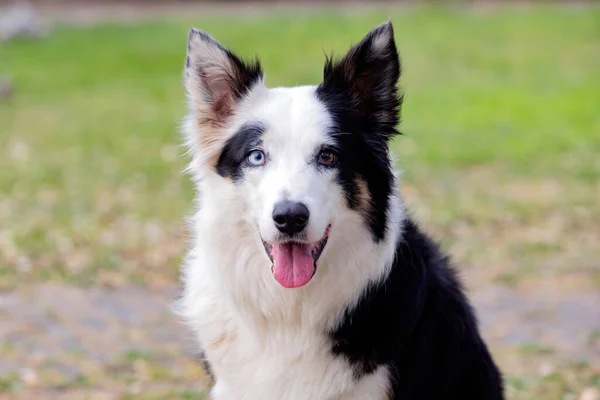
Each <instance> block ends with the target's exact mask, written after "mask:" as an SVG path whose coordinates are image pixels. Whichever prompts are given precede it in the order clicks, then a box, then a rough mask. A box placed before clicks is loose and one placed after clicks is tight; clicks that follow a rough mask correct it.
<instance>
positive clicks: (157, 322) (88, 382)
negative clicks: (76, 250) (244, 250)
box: [0, 283, 600, 398]
mask: <svg viewBox="0 0 600 400" xmlns="http://www.w3.org/2000/svg"><path fill="white" fill-rule="evenodd" d="M176 293H177V289H176V288H175V287H169V288H165V289H162V290H160V291H151V290H148V289H145V288H142V287H139V286H126V287H119V288H117V289H101V288H89V289H84V288H76V287H71V286H66V285H61V284H52V283H47V284H41V285H35V286H30V287H25V288H19V290H18V291H16V290H15V291H12V292H4V293H2V294H1V295H0V319H2V321H3V322H2V325H1V326H0V355H1V356H0V382H3V383H2V385H3V386H4V389H5V390H8V391H9V392H10V391H15V390H16V391H17V392H16V393H19V395H20V397H19V398H27V397H22V396H35V395H36V394H37V395H39V394H43V396H44V397H47V396H50V395H58V394H60V396H61V398H85V397H86V396H90V395H94V396H100V397H102V396H104V398H114V397H115V396H118V395H123V394H127V393H129V394H137V395H140V396H141V395H145V394H147V393H154V394H156V393H163V394H165V396H166V394H172V393H175V391H178V393H180V392H181V390H184V389H185V390H188V391H195V393H198V395H199V396H200V395H201V393H203V390H204V389H205V388H206V385H207V382H206V380H205V379H204V378H203V375H202V372H201V370H200V368H199V366H198V364H197V362H196V357H195V348H194V345H193V340H192V338H191V335H190V334H189V332H188V331H187V329H185V328H184V327H183V326H181V325H180V324H179V323H178V322H177V320H176V318H175V317H174V316H173V315H172V313H171V312H170V309H169V306H170V303H171V301H172V299H173V297H174V295H175V294H176ZM472 298H473V301H474V303H475V306H476V308H477V312H478V315H479V317H480V319H481V322H482V328H483V332H484V335H485V337H486V338H487V340H488V341H489V342H490V344H491V346H492V348H504V347H505V346H509V347H510V348H512V349H517V350H518V349H521V350H522V349H525V351H532V349H533V351H536V352H550V353H552V355H553V357H554V358H555V359H560V360H576V361H578V362H586V363H589V364H591V365H597V366H600V351H599V350H600V309H599V308H598V306H597V305H598V304H600V294H599V293H595V292H594V293H593V292H582V293H579V294H577V295H569V296H567V297H564V296H560V297H555V296H548V293H541V292H530V293H520V292H517V291H516V290H513V289H509V288H505V287H501V286H488V287H484V288H480V289H478V290H476V291H474V292H473V293H472ZM517 350H511V351H513V352H514V351H517ZM503 367H504V369H505V371H506V373H507V374H511V370H510V368H511V365H508V364H505V365H503ZM0 388H1V386H0ZM0 393H1V391H0ZM7 393H8V392H7Z"/></svg>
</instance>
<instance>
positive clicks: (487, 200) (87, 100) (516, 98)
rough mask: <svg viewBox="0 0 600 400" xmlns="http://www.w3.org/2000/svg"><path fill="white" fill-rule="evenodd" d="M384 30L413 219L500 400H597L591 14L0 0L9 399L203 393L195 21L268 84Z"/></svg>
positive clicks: (527, 8)
mask: <svg viewBox="0 0 600 400" xmlns="http://www.w3.org/2000/svg"><path fill="white" fill-rule="evenodd" d="M388 17H391V18H392V20H393V22H394V26H395V30H396V40H397V44H398V47H399V50H400V54H401V58H402V63H403V76H402V79H401V86H402V88H403V90H404V92H405V95H406V97H405V103H404V110H403V123H402V127H401V130H402V132H403V133H404V134H405V135H404V136H402V137H400V138H398V139H397V140H396V141H395V142H394V151H395V152H396V154H397V156H398V157H397V158H398V166H399V167H401V168H402V169H403V170H404V173H403V182H402V191H403V193H404V196H405V197H406V199H407V203H408V205H409V207H410V209H411V210H412V212H413V214H414V215H415V217H416V218H417V219H418V220H420V221H421V222H422V223H423V224H424V225H425V226H426V228H427V229H429V230H430V231H431V232H432V233H433V234H434V235H436V236H437V238H438V239H439V240H441V242H442V243H443V246H444V248H446V249H447V250H449V251H451V252H452V254H453V256H454V258H455V261H456V264H457V265H458V268H459V270H460V273H461V275H462V277H463V280H464V282H465V284H466V286H467V288H468V291H469V295H470V296H471V298H472V299H473V302H474V305H475V307H476V309H477V312H478V314H479V317H480V320H481V324H482V329H483V332H484V336H485V338H486V340H488V342H489V343H490V345H491V348H492V350H493V353H494V354H495V357H496V358H497V361H498V362H499V364H500V366H501V367H502V370H503V371H504V373H505V376H506V385H507V395H508V398H509V399H514V400H520V399H523V400H525V399H531V400H533V399H550V400H554V399H556V400H568V399H574V400H599V399H600V112H599V107H600V5H599V4H597V3H595V2H574V1H565V2H554V3H549V2H531V1H527V2H512V3H508V2H504V1H489V2H483V1H481V2H480V1H474V2H453V3H447V2H435V3H430V2H411V1H401V2H392V1H389V2H385V3H371V2H367V1H364V2H348V1H337V2H332V1H327V2H310V3H308V2H305V1H300V0H297V1H286V2H284V1H278V2H275V1H273V2H263V3H256V2H237V3H236V2H230V1H226V2H225V1H220V2H218V1H212V2H211V1H206V2H201V1H195V2H194V1H188V2H175V1H159V0H155V1H141V0H140V1H137V2H136V1H128V2H127V1H125V2H117V1H114V2H110V1H99V0H97V1H93V0H90V1H84V0H80V1H51V0H46V1H43V0H39V1H32V2H28V3H25V2H11V1H6V0H0V398H1V399H5V398H6V399H10V398H19V399H29V398H37V399H55V398H61V399H113V398H114V399H120V398H136V399H170V398H174V399H178V398H190V399H203V398H204V396H205V393H206V390H207V387H208V386H207V385H208V383H207V381H206V379H205V378H204V377H203V375H202V372H201V369H200V367H199V366H198V363H197V362H196V357H195V355H194V346H193V345H192V341H191V340H190V335H189V334H188V332H187V330H185V329H184V328H183V327H181V326H179V324H178V323H177V321H176V320H175V318H174V317H173V316H172V315H171V313H170V311H169V306H170V302H171V300H172V299H173V297H174V296H175V295H176V294H177V291H178V275H177V270H178V265H179V262H180V259H181V255H182V253H183V252H184V248H185V241H186V231H185V223H184V221H185V217H186V216H188V215H189V214H190V212H191V206H192V201H191V200H192V186H191V184H190V183H189V181H188V177H187V176H185V175H183V174H182V172H181V171H182V169H183V167H184V165H185V164H186V160H187V159H186V157H185V156H184V150H183V149H182V148H181V146H180V143H181V141H180V137H179V133H178V124H179V121H180V120H181V118H182V117H183V116H184V114H185V112H186V108H185V102H184V100H185V97H184V91H183V87H182V84H181V77H182V67H183V61H184V54H185V50H186V46H185V44H186V38H187V32H188V29H189V27H190V25H194V26H197V27H199V28H201V29H204V30H206V31H208V32H210V33H211V34H212V35H214V36H215V37H216V38H217V39H218V40H219V41H220V42H221V43H223V44H224V45H226V46H228V47H230V48H232V49H233V50H234V51H235V52H237V53H238V54H241V55H243V56H253V55H254V54H258V55H260V57H261V60H262V63H263V66H264V68H265V70H266V76H267V78H266V80H267V84H269V85H270V86H278V85H286V86H290V85H296V84H312V83H318V82H319V81H320V79H321V73H322V65H323V61H324V55H323V52H324V51H325V52H329V51H331V50H335V51H337V52H339V53H342V52H344V51H346V50H347V49H348V48H349V46H350V45H351V44H352V43H356V42H357V41H358V40H360V39H361V38H362V36H363V35H364V34H365V33H366V32H367V31H368V30H369V29H370V28H371V27H373V26H374V25H375V24H377V23H380V22H382V21H384V20H386V19H387V18H388Z"/></svg>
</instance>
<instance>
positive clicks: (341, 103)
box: [317, 23, 402, 241]
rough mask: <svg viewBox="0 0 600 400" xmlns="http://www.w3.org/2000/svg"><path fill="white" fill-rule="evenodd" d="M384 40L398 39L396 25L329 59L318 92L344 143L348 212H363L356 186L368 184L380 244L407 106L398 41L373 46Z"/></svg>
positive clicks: (342, 162) (341, 145)
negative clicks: (394, 149) (392, 152)
mask: <svg viewBox="0 0 600 400" xmlns="http://www.w3.org/2000/svg"><path fill="white" fill-rule="evenodd" d="M382 34H384V35H390V37H392V38H393V29H392V25H391V24H390V23H386V24H382V25H380V26H379V27H377V28H375V29H374V30H372V31H371V32H370V33H369V34H368V35H367V36H366V37H365V39H363V40H362V41H361V42H360V43H359V44H357V45H356V46H354V47H353V48H352V49H351V50H350V51H349V52H348V54H347V55H346V56H345V57H344V58H342V59H341V60H340V61H338V62H336V63H334V62H333V61H332V59H328V60H327V63H326V65H325V71H324V78H323V83H321V85H320V86H319V87H318V88H317V97H318V98H319V100H321V101H322V102H323V103H324V104H325V106H326V107H327V109H328V110H329V112H330V113H331V115H332V116H333V119H334V126H333V128H332V131H331V132H330V134H331V136H333V137H334V138H335V139H336V142H337V143H338V151H339V165H338V169H339V174H338V180H339V183H340V185H341V186H342V187H343V188H344V192H345V196H346V200H347V202H348V206H349V207H350V208H353V209H355V208H357V207H358V206H359V202H358V196H359V193H358V187H357V184H356V180H357V179H358V178H361V179H364V180H365V181H366V183H367V186H368V189H369V196H370V198H371V203H372V204H371V207H370V210H369V213H368V214H367V215H366V218H367V223H368V224H369V226H370V229H371V232H372V234H373V238H374V239H375V240H376V241H379V240H381V239H383V238H384V237H385V229H386V228H385V227H386V226H387V215H386V210H387V209H388V198H389V196H390V193H391V190H392V185H393V174H392V171H391V163H390V159H389V156H388V151H387V146H388V141H389V139H390V138H392V137H393V136H395V135H397V134H398V130H397V129H396V125H397V124H398V122H399V113H400V108H401V104H402V98H401V97H400V96H399V95H398V89H397V87H396V84H397V81H398V78H399V76H400V61H399V58H398V52H397V51H396V45H395V44H394V40H393V39H392V40H390V41H389V42H387V44H386V46H385V47H384V48H383V49H375V48H374V44H373V41H374V40H375V39H376V38H377V37H378V36H380V35H382Z"/></svg>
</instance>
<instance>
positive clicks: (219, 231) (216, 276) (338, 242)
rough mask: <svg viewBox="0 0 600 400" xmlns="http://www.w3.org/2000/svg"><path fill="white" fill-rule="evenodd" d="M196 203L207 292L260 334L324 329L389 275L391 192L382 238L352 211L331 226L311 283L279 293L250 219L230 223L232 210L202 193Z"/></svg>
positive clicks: (393, 227)
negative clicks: (277, 329)
mask: <svg viewBox="0 0 600 400" xmlns="http://www.w3.org/2000/svg"><path fill="white" fill-rule="evenodd" d="M198 200H199V201H198V203H199V204H201V209H200V210H199V211H198V213H197V214H196V217H195V221H194V230H195V231H196V235H197V239H196V251H199V252H202V253H204V254H203V256H202V257H203V258H204V259H206V260H208V262H209V263H210V264H209V265H205V266H204V267H205V268H207V269H208V271H207V272H208V276H209V277H210V279H211V281H212V282H213V285H214V286H215V287H214V289H215V290H218V291H219V294H220V297H222V299H223V301H225V302H228V303H229V304H230V306H231V307H230V308H231V309H232V312H235V313H237V314H238V316H239V317H240V318H241V319H242V320H246V321H247V322H248V326H252V327H257V328H258V329H260V328H261V327H262V328H264V329H265V332H266V331H268V330H270V329H274V328H275V327H278V326H279V327H281V328H282V329H294V327H295V326H296V327H297V326H298V325H301V326H303V327H305V328H306V327H308V326H313V327H314V328H316V329H332V328H333V327H334V326H335V325H336V323H337V321H338V319H339V318H340V317H341V316H342V315H343V312H344V311H345V310H346V309H347V308H348V307H353V305H354V304H355V303H356V302H357V301H358V300H359V299H360V296H361V294H362V293H363V292H364V290H365V288H366V287H367V286H368V285H370V284H373V283H376V282H378V281H380V280H382V279H384V278H385V277H386V276H387V274H388V273H389V269H390V267H391V265H392V263H393V259H394V256H395V251H396V245H397V243H398V240H399V238H400V236H401V229H402V221H403V220H404V211H403V204H402V201H401V199H400V197H399V195H398V193H397V192H395V191H394V192H393V194H392V195H391V196H390V207H389V212H388V221H387V231H386V235H385V237H384V238H383V239H382V240H380V241H379V242H375V241H374V240H373V238H372V235H371V233H370V231H369V229H368V227H367V226H366V225H365V223H364V221H363V220H362V216H360V214H358V213H356V212H348V213H347V215H344V216H343V217H342V218H340V222H339V225H338V226H333V227H332V231H331V235H330V239H329V242H328V244H327V248H326V249H325V251H324V252H323V255H322V257H321V259H319V261H318V264H317V272H316V274H315V276H314V277H313V279H312V280H311V282H309V283H308V284H307V285H306V286H304V287H301V288H297V289H286V288H283V287H282V286H281V285H280V284H279V283H278V282H277V281H276V280H275V279H274V278H273V275H272V273H271V262H270V260H269V258H268V257H267V255H266V253H265V250H264V247H263V245H262V243H261V240H260V237H259V234H258V232H257V229H256V226H255V225H254V222H253V221H250V220H245V219H239V218H237V217H236V218H232V215H231V211H230V210H231V209H232V208H231V207H223V201H224V200H223V199H219V198H213V197H211V194H210V193H209V192H204V196H202V197H201V198H200V199H198ZM240 207H242V206H241V205H240ZM227 210H229V211H227ZM204 279H206V277H205V278H204ZM257 334H259V335H260V334H261V333H260V332H257Z"/></svg>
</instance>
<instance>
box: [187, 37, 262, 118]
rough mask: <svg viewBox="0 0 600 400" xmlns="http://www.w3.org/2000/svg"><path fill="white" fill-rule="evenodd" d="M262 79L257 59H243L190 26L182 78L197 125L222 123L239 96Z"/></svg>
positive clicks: (231, 111) (238, 99) (233, 108)
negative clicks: (245, 60) (246, 61)
mask: <svg viewBox="0 0 600 400" xmlns="http://www.w3.org/2000/svg"><path fill="white" fill-rule="evenodd" d="M262 80H263V72H262V69H261V66H260V64H259V62H258V60H255V61H254V62H252V63H245V62H243V61H242V60H241V59H240V58H238V57H237V56H236V55H234V54H233V53H232V52H231V51H229V50H228V49H226V48H225V47H223V46H221V44H219V43H218V42H217V41H216V40H215V39H213V38H212V37H211V36H210V35H208V34H207V33H205V32H203V31H200V30H198V29H196V28H191V29H190V32H189V34H188V43H187V58H186V61H185V74H184V81H185V88H186V90H187V92H188V94H189V96H190V99H191V105H190V107H191V111H192V114H193V115H194V116H195V117H196V118H197V121H196V123H198V124H199V125H200V126H206V125H208V126H209V127H211V128H219V127H222V126H223V123H224V122H225V121H226V120H227V118H228V117H229V116H230V115H231V114H232V113H233V111H234V110H235V107H236V105H237V104H238V103H239V101H240V100H241V99H242V98H243V96H244V95H245V94H247V93H248V92H249V91H250V89H252V87H253V86H254V85H256V84H259V83H260V84H262Z"/></svg>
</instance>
